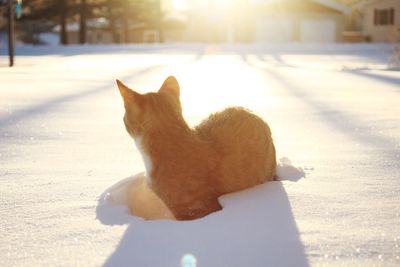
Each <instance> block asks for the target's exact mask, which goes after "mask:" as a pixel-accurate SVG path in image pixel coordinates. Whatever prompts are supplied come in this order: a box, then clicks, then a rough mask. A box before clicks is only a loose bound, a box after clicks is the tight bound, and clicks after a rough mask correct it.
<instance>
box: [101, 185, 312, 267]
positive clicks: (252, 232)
mask: <svg viewBox="0 0 400 267" xmlns="http://www.w3.org/2000/svg"><path fill="white" fill-rule="evenodd" d="M220 202H221V204H222V206H223V210H221V211H219V212H216V213H214V214H210V215H208V216H207V217H205V218H202V219H198V220H194V221H186V222H183V221H168V220H162V221H144V220H141V219H139V218H137V217H133V216H129V215H126V216H118V215H117V214H112V213H108V214H104V209H102V208H99V207H98V209H97V217H98V218H99V219H100V220H101V221H102V222H103V223H104V224H115V223H117V224H125V223H128V224H129V226H128V228H127V230H126V231H125V233H124V235H123V237H122V239H121V241H120V242H119V244H118V246H117V248H116V249H115V251H114V252H113V253H112V255H110V257H109V258H108V259H107V261H106V262H105V263H104V266H107V267H108V266H110V267H111V266H180V263H181V261H182V259H183V257H185V255H188V254H189V255H192V256H193V257H194V258H195V259H196V261H197V263H198V265H199V266H210V267H211V266H308V261H307V257H306V255H305V253H304V247H303V244H302V242H301V240H300V234H299V231H298V229H297V226H296V223H295V220H294V217H293V214H292V210H291V207H290V203H289V200H288V197H287V194H286V192H285V189H284V187H283V185H282V183H281V182H270V183H267V184H263V185H260V186H257V187H255V188H252V189H249V190H246V191H243V192H240V193H235V194H231V195H226V196H223V197H221V198H220ZM116 212H117V213H118V212H121V210H119V211H118V210H116ZM127 216H129V217H131V219H129V218H128V217H127ZM115 218H120V221H118V220H116V219H115Z"/></svg>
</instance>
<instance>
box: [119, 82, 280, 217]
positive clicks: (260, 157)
mask: <svg viewBox="0 0 400 267" xmlns="http://www.w3.org/2000/svg"><path fill="white" fill-rule="evenodd" d="M117 84H118V88H119V90H120V93H121V95H122V97H123V100H124V104H125V111H126V112H125V116H124V122H125V126H126V129H127V131H128V133H129V134H130V135H131V137H133V139H134V140H135V142H136V145H137V147H138V149H139V150H140V152H141V153H142V156H143V160H144V163H145V167H146V182H147V184H148V186H149V187H150V188H151V189H152V190H153V191H154V192H155V193H156V194H157V195H158V197H159V198H160V199H161V200H162V201H164V203H165V204H166V206H167V207H168V208H169V210H170V211H171V212H172V214H173V215H174V217H175V218H176V219H178V220H190V219H195V218H200V217H203V216H205V215H207V214H209V213H211V212H214V211H217V210H220V209H221V206H220V204H219V203H218V199H217V198H218V197H219V196H221V195H223V194H227V193H231V192H235V191H239V190H242V189H245V188H249V187H252V186H254V185H258V184H261V183H263V182H266V181H270V180H272V179H273V177H274V175H275V170H276V157H275V148H274V144H273V142H272V138H271V131H270V129H269V127H268V125H267V124H266V123H265V122H264V121H263V120H262V119H261V118H259V117H258V116H256V115H254V114H252V113H250V112H249V111H247V110H245V109H243V108H228V109H225V110H224V111H221V112H218V113H215V114H212V115H211V116H210V117H209V118H207V119H206V120H205V121H203V122H202V123H201V124H200V125H199V126H197V127H196V128H195V129H191V128H189V126H188V125H187V123H186V122H185V120H184V119H183V117H182V109H181V103H180V100H179V94H180V88H179V84H178V82H177V80H176V79H175V78H174V77H168V78H167V79H166V80H165V82H164V84H163V85H162V86H161V89H160V90H159V91H158V92H157V93H148V94H139V93H137V92H135V91H133V90H131V89H129V88H128V87H127V86H126V85H124V84H123V83H122V82H120V81H119V80H117Z"/></svg>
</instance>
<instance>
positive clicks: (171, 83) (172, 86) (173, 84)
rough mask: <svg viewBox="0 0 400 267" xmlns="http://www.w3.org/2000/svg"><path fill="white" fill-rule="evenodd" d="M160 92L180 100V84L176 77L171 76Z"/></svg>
mask: <svg viewBox="0 0 400 267" xmlns="http://www.w3.org/2000/svg"><path fill="white" fill-rule="evenodd" d="M158 92H168V93H171V94H172V95H173V96H175V97H176V98H178V99H179V95H180V88H179V83H178V81H177V80H176V78H175V77H174V76H169V77H168V78H167V79H166V80H165V81H164V83H163V85H162V86H161V88H160V90H159V91H158Z"/></svg>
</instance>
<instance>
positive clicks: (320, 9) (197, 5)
mask: <svg viewBox="0 0 400 267" xmlns="http://www.w3.org/2000/svg"><path fill="white" fill-rule="evenodd" d="M187 3H188V8H187V9H186V10H185V13H186V15H187V22H186V24H185V28H184V29H182V30H183V31H184V34H183V39H184V40H185V41H188V42H217V43H218V42H228V43H233V42H240V43H244V42H261V43H266V42H338V41H341V38H342V31H343V29H344V23H345V14H346V13H347V12H349V11H350V9H348V8H346V7H345V6H344V5H341V4H338V3H337V2H336V1H334V0H235V1H232V2H231V1H229V5H226V3H228V2H227V1H218V0H209V1H198V0H188V1H187Z"/></svg>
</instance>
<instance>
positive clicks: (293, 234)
mask: <svg viewBox="0 0 400 267" xmlns="http://www.w3.org/2000/svg"><path fill="white" fill-rule="evenodd" d="M1 49H2V53H1V55H4V46H3V47H2V48H1ZM390 51H391V48H390V46H387V45H325V46H322V45H299V44H297V45H296V44H286V45H269V46H262V45H248V46H244V45H242V46H215V45H208V46H206V45H201V44H199V45H165V46H83V47H79V46H71V47H58V46H51V47H47V46H43V47H27V46H22V47H18V49H17V54H18V55H19V56H17V58H16V67H14V68H8V67H7V58H6V57H5V56H0V203H1V206H0V241H1V246H0V266H101V265H105V266H194V264H193V263H194V262H195V261H196V262H197V265H196V266H207V267H209V266H218V267H221V266H240V267H241V266H307V265H312V266H399V265H400V247H399V246H400V180H399V178H400V176H399V173H400V72H395V71H391V70H388V68H387V63H388V61H389V56H390ZM168 75H175V76H176V77H177V78H178V80H179V82H180V84H181V91H182V92H181V94H182V95H181V101H182V104H183V109H184V115H185V117H186V119H187V120H188V122H189V123H190V124H191V125H195V124H197V123H198V122H199V121H201V119H203V118H205V117H206V116H207V115H208V114H209V113H211V112H213V111H216V110H219V109H222V108H224V107H227V106H233V105H241V106H245V107H247V108H249V109H252V110H253V111H254V112H255V113H257V114H258V115H260V116H262V117H263V118H264V119H265V120H266V121H268V123H269V124H270V126H271V129H272V132H273V137H274V141H275V144H276V147H277V154H278V157H279V158H285V159H283V160H282V164H283V165H282V166H280V169H279V171H280V174H281V176H282V178H283V181H280V182H271V183H267V184H264V185H260V186H258V187H255V188H252V189H249V190H246V191H244V192H239V193H235V194H231V195H227V196H223V197H221V199H220V201H221V203H222V205H223V207H224V209H223V210H222V211H220V212H217V213H214V214H211V215H209V216H207V217H205V218H202V219H199V220H195V221H189V222H177V221H170V220H160V221H145V220H143V219H141V218H138V217H134V216H131V215H129V214H127V209H126V207H125V206H124V205H116V204H113V203H112V202H111V201H109V199H108V198H104V196H105V195H106V194H107V193H111V194H112V193H113V192H114V191H113V189H115V187H112V186H113V185H115V184H118V183H119V182H120V181H122V180H124V179H125V178H126V177H129V176H132V175H135V174H137V173H140V172H142V171H143V170H144V166H143V163H142V161H141V156H140V154H139V153H138V151H137V150H136V148H135V146H134V143H133V141H132V140H131V139H130V138H129V136H128V134H127V133H126V132H125V129H124V125H123V122H122V116H123V105H122V100H121V98H120V96H119V92H118V90H117V89H116V86H115V78H119V79H121V80H122V81H124V82H125V83H127V84H128V85H130V86H132V87H134V88H136V89H137V90H138V91H140V92H147V91H150V90H156V89H158V88H159V86H160V84H161V83H162V81H163V80H164V79H165V77H166V76H168ZM287 158H289V159H290V160H291V161H292V163H290V162H289V160H288V159H287ZM293 166H296V167H301V169H295V168H294V167H293ZM301 170H303V171H304V173H305V177H302V176H304V175H301V174H302V171H301ZM139 176H140V175H139ZM131 179H132V178H131ZM126 181H127V180H125V182H126ZM128 181H129V179H128ZM122 183H124V182H122ZM118 186H121V183H119V184H118ZM122 186H124V184H122ZM110 188H111V189H110ZM185 264H186V265H185Z"/></svg>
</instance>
